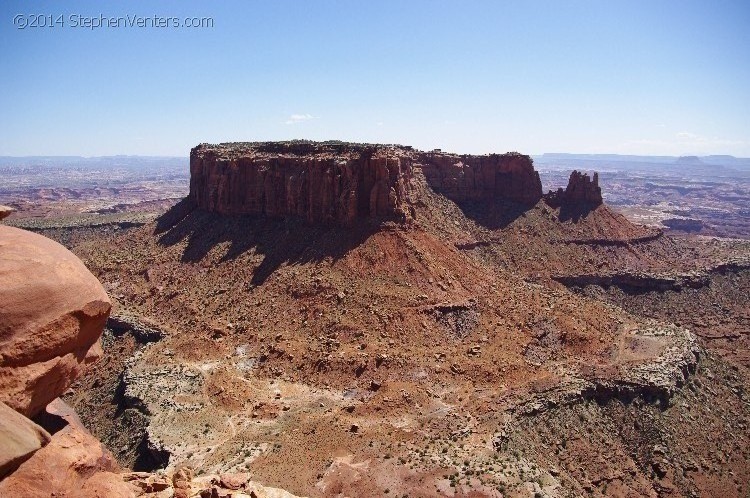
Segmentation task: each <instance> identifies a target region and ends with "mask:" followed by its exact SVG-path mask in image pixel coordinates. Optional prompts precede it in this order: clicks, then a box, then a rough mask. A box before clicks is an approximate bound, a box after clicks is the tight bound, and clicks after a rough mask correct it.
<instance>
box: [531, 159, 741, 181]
mask: <svg viewBox="0 0 750 498" xmlns="http://www.w3.org/2000/svg"><path fill="white" fill-rule="evenodd" d="M532 157H533V159H534V163H535V164H536V165H538V166H540V167H547V168H551V169H557V168H560V169H569V168H583V169H597V170H601V171H612V170H630V171H656V170H667V171H672V172H674V171H675V170H680V169H682V170H685V172H686V173H688V172H690V173H704V174H705V173H711V174H728V175H731V174H733V173H740V174H741V175H742V176H744V175H745V174H748V173H750V158H746V157H734V156H729V155H710V156H680V157H678V156H636V155H619V154H566V153H546V154H542V155H537V156H532Z"/></svg>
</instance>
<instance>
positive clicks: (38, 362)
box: [0, 226, 111, 496]
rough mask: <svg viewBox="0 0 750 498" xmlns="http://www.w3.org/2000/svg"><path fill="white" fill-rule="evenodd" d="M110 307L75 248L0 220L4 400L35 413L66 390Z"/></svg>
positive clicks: (93, 347) (0, 388)
mask: <svg viewBox="0 0 750 498" xmlns="http://www.w3.org/2000/svg"><path fill="white" fill-rule="evenodd" d="M110 307H111V304H110V301H109V298H108V297H107V294H106V293H105V292H104V289H103V288H102V286H101V284H100V283H99V281H98V280H97V279H96V277H94V275H92V274H91V273H90V272H89V271H88V270H87V269H86V267H85V266H84V265H83V263H82V262H81V261H80V260H79V259H78V258H77V257H76V256H75V255H74V254H73V253H71V252H70V251H68V250H67V249H65V248H64V247H63V246H61V245H60V244H58V243H57V242H54V241H52V240H50V239H48V238H46V237H42V236H41V235H37V234H34V233H31V232H27V231H25V230H20V229H18V228H13V227H7V226H0V401H4V402H5V403H6V404H8V406H10V407H11V408H13V409H15V410H17V411H18V412H20V413H23V414H24V415H27V416H33V415H35V414H36V413H38V412H39V411H41V410H42V409H43V408H44V407H45V406H46V405H47V404H48V403H49V402H50V401H52V400H53V399H55V398H57V397H58V396H59V395H60V394H62V392H63V391H65V389H67V388H68V386H69V385H70V384H71V382H72V381H73V380H74V379H75V378H76V377H77V376H78V375H79V374H80V372H81V371H82V369H83V368H84V367H85V365H86V364H88V363H90V362H92V361H94V360H96V359H97V358H98V357H99V356H100V355H101V348H100V346H99V337H100V335H101V332H102V330H103V328H104V325H105V323H106V321H107V317H108V315H109V311H110ZM8 496H11V495H8Z"/></svg>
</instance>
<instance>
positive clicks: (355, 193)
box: [189, 141, 542, 226]
mask: <svg viewBox="0 0 750 498" xmlns="http://www.w3.org/2000/svg"><path fill="white" fill-rule="evenodd" d="M416 169H421V170H422V172H423V173H424V176H425V178H426V180H427V183H428V184H429V185H430V186H431V187H432V188H433V189H434V190H435V191H437V192H438V193H441V194H443V195H445V196H446V197H448V198H449V199H451V200H453V201H455V202H457V203H461V202H465V201H482V202H489V201H495V200H500V201H510V202H517V203H522V204H526V205H533V204H535V203H536V202H537V201H539V200H540V199H541V197H542V184H541V181H540V179H539V174H538V173H537V172H536V171H535V170H534V167H533V164H532V161H531V158H530V157H529V156H525V155H522V154H518V153H509V154H502V155H500V154H489V155H481V156H470V155H456V154H448V153H443V152H438V151H433V152H420V151H416V150H414V149H412V148H411V147H407V146H401V145H373V144H352V143H343V142H306V141H293V142H252V143H233V144H232V143H228V144H218V145H209V144H201V145H199V146H197V147H195V148H193V149H192V150H191V152H190V196H189V199H190V203H189V205H194V206H197V207H199V208H202V209H205V210H208V211H213V212H217V213H221V214H263V215H267V216H271V217H290V216H292V217H299V218H302V219H305V220H307V221H308V222H310V223H323V224H336V225H343V226H350V225H353V224H354V223H355V222H356V220H358V219H363V218H364V219H366V218H371V219H377V220H382V219H385V220H394V221H400V222H404V221H406V220H408V219H409V218H410V217H412V216H413V214H414V212H413V208H412V204H413V201H414V199H413V198H412V192H413V187H414V185H413V177H414V173H415V170H416Z"/></svg>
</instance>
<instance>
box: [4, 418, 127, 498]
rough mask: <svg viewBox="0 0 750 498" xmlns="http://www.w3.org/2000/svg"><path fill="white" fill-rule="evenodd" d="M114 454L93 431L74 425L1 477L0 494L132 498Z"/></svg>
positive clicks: (46, 497)
mask: <svg viewBox="0 0 750 498" xmlns="http://www.w3.org/2000/svg"><path fill="white" fill-rule="evenodd" d="M119 471H120V469H119V467H118V465H117V462H116V461H115V459H114V458H113V457H112V455H111V454H110V453H109V452H108V451H107V450H106V449H105V448H104V446H102V444H101V443H100V442H99V441H97V440H96V438H94V437H93V436H92V435H91V434H89V433H88V432H86V431H85V430H83V429H82V428H78V427H75V426H72V425H69V426H67V427H65V428H64V429H62V430H61V431H60V432H58V433H56V434H55V435H54V436H52V440H51V441H50V443H49V444H48V445H47V446H45V447H44V448H42V449H40V450H39V451H37V452H36V453H34V455H33V456H32V457H31V458H30V459H28V460H27V461H26V462H24V463H23V464H22V465H21V466H20V467H19V468H18V469H17V470H16V471H15V472H13V473H12V474H11V475H9V476H8V477H6V478H5V479H4V480H2V481H0V496H8V497H10V496H18V497H21V496H22V497H24V498H49V497H50V496H58V497H71V498H73V497H76V498H94V497H97V498H104V497H107V498H109V497H112V498H126V497H127V498H131V497H135V496H136V492H135V491H136V489H137V488H135V487H133V486H131V485H130V484H128V483H125V482H124V481H123V478H122V476H121V475H120V474H119Z"/></svg>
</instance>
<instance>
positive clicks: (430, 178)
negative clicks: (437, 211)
mask: <svg viewBox="0 0 750 498" xmlns="http://www.w3.org/2000/svg"><path fill="white" fill-rule="evenodd" d="M417 159H418V161H419V165H420V166H421V168H422V171H423V172H424V175H425V178H426V179H427V183H429V184H430V186H431V187H432V188H433V189H434V190H435V191H437V192H438V193H441V194H443V195H444V196H446V197H448V198H449V199H451V200H452V201H455V202H457V203H461V202H465V201H485V202H486V201H495V200H500V201H511V202H517V203H521V204H526V205H533V204H536V203H537V202H538V201H539V200H540V199H541V198H542V182H541V180H540V178H539V173H538V172H537V171H535V170H534V165H533V163H532V161H531V158H530V157H529V156H526V155H524V154H519V153H517V152H510V153H507V154H489V155H481V156H472V155H456V154H447V153H444V152H424V153H420V154H418V156H417Z"/></svg>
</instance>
